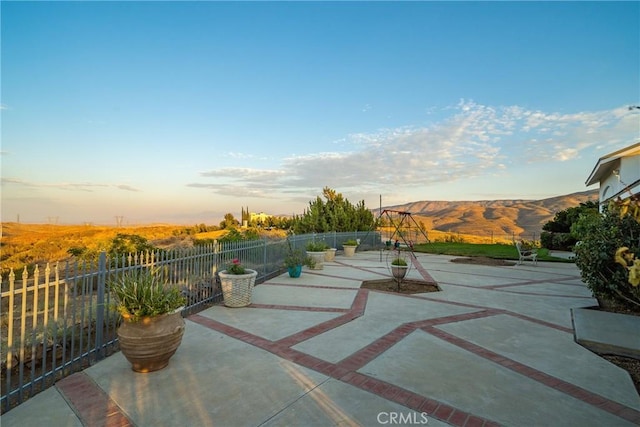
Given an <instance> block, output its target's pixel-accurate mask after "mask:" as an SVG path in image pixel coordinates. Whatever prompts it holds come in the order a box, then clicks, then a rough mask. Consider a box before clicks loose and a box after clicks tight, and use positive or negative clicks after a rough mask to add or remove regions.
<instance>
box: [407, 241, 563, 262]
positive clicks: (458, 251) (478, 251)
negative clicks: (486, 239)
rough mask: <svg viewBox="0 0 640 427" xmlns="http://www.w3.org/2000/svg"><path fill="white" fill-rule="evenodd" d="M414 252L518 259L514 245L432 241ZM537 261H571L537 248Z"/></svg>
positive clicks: (416, 247)
mask: <svg viewBox="0 0 640 427" xmlns="http://www.w3.org/2000/svg"><path fill="white" fill-rule="evenodd" d="M414 251H415V252H422V253H428V254H440V255H455V256H485V257H489V258H496V259H512V260H516V261H517V260H518V251H517V250H516V247H515V246H514V245H505V244H481V243H449V242H433V243H422V244H418V245H415V246H414ZM538 260H539V261H560V262H573V261H568V260H566V259H563V258H557V257H554V256H550V255H549V250H548V249H544V248H540V249H538Z"/></svg>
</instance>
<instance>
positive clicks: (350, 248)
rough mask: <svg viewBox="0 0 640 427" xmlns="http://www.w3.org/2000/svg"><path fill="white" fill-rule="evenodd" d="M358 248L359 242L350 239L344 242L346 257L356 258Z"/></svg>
mask: <svg viewBox="0 0 640 427" xmlns="http://www.w3.org/2000/svg"><path fill="white" fill-rule="evenodd" d="M357 247H358V241H357V240H355V239H349V240H346V241H344V242H342V248H343V249H344V255H345V256H354V255H355V253H356V248H357Z"/></svg>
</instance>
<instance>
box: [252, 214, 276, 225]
mask: <svg viewBox="0 0 640 427" xmlns="http://www.w3.org/2000/svg"><path fill="white" fill-rule="evenodd" d="M271 217H272V215H268V214H266V213H264V212H260V213H255V212H251V213H250V214H249V222H254V221H255V222H258V223H260V222H267V220H268V219H269V218H271Z"/></svg>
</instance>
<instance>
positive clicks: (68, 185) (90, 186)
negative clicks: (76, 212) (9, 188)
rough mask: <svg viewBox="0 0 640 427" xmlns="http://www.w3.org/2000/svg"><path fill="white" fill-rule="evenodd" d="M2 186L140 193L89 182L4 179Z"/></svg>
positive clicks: (131, 189)
mask: <svg viewBox="0 0 640 427" xmlns="http://www.w3.org/2000/svg"><path fill="white" fill-rule="evenodd" d="M2 185H21V186H23V187H29V188H55V189H59V190H65V191H87V192H92V191H94V190H95V189H100V188H108V187H114V188H117V189H120V190H126V191H140V190H138V189H136V188H134V187H132V186H130V185H126V184H96V183H89V182H81V183H74V182H63V183H42V182H30V181H25V180H22V179H19V178H2Z"/></svg>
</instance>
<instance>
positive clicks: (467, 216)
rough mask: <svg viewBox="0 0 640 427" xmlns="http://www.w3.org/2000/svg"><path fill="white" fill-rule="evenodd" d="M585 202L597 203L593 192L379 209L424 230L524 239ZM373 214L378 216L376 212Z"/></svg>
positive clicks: (537, 232) (430, 202)
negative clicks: (399, 214)
mask: <svg viewBox="0 0 640 427" xmlns="http://www.w3.org/2000/svg"><path fill="white" fill-rule="evenodd" d="M589 200H598V190H597V189H596V190H589V191H583V192H579V193H572V194H567V195H565V196H557V197H551V198H548V199H542V200H480V201H452V202H446V201H429V200H424V201H421V202H411V203H406V204H403V205H396V206H386V207H383V208H382V209H383V210H384V209H389V210H397V211H403V212H411V214H412V217H413V218H414V219H415V220H416V222H422V223H423V224H424V225H425V227H426V228H427V230H438V231H444V232H452V233H462V234H473V235H478V236H487V235H490V234H494V235H496V236H498V235H514V234H515V235H516V236H521V235H523V236H528V235H532V234H535V235H539V234H540V231H542V226H543V225H544V224H545V223H547V222H548V221H550V220H552V219H553V218H554V216H555V214H556V213H557V212H559V211H562V210H565V209H567V208H570V207H574V206H578V205H579V204H580V203H583V202H587V201H589ZM373 211H374V214H375V215H377V214H378V211H377V210H373Z"/></svg>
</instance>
